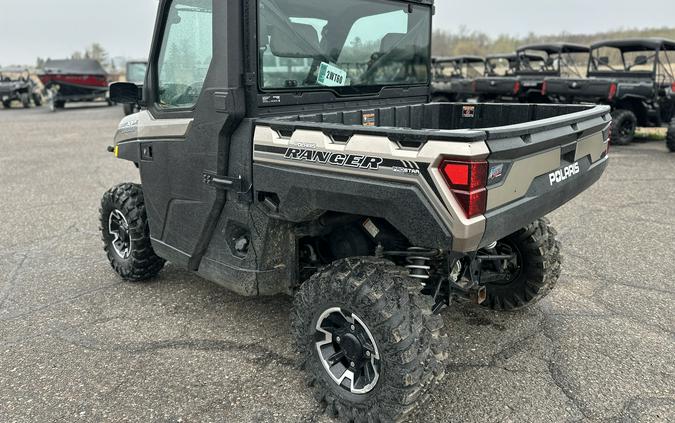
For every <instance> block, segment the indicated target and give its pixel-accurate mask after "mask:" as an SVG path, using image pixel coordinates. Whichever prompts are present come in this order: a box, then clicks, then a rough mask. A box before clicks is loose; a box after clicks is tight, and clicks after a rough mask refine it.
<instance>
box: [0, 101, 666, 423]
mask: <svg viewBox="0 0 675 423" xmlns="http://www.w3.org/2000/svg"><path fill="white" fill-rule="evenodd" d="M121 117H122V112H121V109H120V108H108V107H84V108H69V109H68V110H65V111H62V112H58V113H50V112H49V111H48V110H47V109H46V108H42V109H32V110H19V109H16V110H0V181H2V184H0V199H1V200H2V201H0V422H14V421H16V422H52V421H59V422H61V421H63V422H74V421H83V422H84V421H90V422H121V421H134V422H179V421H183V422H306V421H313V422H330V421H331V420H330V419H329V418H328V417H326V416H325V415H323V413H322V410H320V409H319V407H318V406H317V404H316V403H315V401H314V400H313V398H312V397H311V395H310V394H309V391H308V390H307V389H306V387H305V386H304V384H303V382H302V380H303V378H302V377H301V374H300V370H299V369H298V368H296V367H295V364H294V363H295V357H294V354H293V352H292V348H291V339H290V336H289V316H288V315H289V307H290V299H289V298H286V297H276V298H242V297H239V296H237V295H234V294H232V293H229V292H228V291H226V290H224V289H222V288H220V287H218V286H216V285H213V284H210V283H208V282H205V281H203V280H201V279H199V278H197V277H195V276H193V275H191V274H189V273H187V272H185V271H182V270H180V269H177V268H176V267H174V266H172V265H168V266H167V267H166V268H165V270H164V271H163V272H162V273H161V274H160V277H159V278H157V279H156V280H154V281H153V282H151V283H148V284H141V285H134V284H128V283H124V282H122V281H120V280H119V279H118V278H117V277H116V275H115V274H114V273H113V271H112V270H111V269H110V266H109V265H108V263H107V261H106V259H105V256H104V254H103V251H102V246H101V242H100V240H99V238H100V235H99V232H98V222H97V219H98V204H99V201H100V197H101V195H102V193H103V192H104V191H105V190H106V189H108V188H109V187H110V186H112V185H115V184H117V183H120V182H124V181H137V180H138V175H137V172H136V169H135V167H134V166H133V165H132V164H130V163H128V162H123V161H118V160H114V159H113V157H112V156H111V155H110V154H109V153H107V152H106V146H108V145H109V144H110V143H111V138H112V134H113V131H114V129H115V128H116V125H117V123H118V121H119V120H120V119H121ZM611 156H612V162H611V165H610V169H609V170H608V172H607V174H606V175H605V177H604V178H603V179H602V181H601V182H600V183H598V184H597V185H596V186H594V187H593V188H592V189H591V190H590V191H588V192H586V193H584V194H583V195H582V196H581V197H580V198H578V199H576V200H575V201H573V202H572V203H571V204H569V205H567V206H566V207H564V208H563V209H562V210H560V211H558V212H556V213H555V214H554V215H552V216H551V220H552V221H553V223H554V225H555V227H556V228H557V229H558V231H559V234H560V239H561V240H562V242H563V255H564V258H565V262H564V271H563V275H562V279H561V282H560V284H559V285H558V288H557V290H556V291H555V292H554V293H552V294H551V296H550V297H548V298H547V299H546V300H544V301H542V302H541V303H540V304H538V305H537V306H536V307H534V308H532V309H530V310H528V311H525V312H519V313H511V314H498V313H493V312H489V311H485V310H482V309H479V308H477V307H472V306H469V305H460V306H455V307H453V308H452V309H450V310H448V311H447V312H446V313H445V315H444V318H445V322H446V329H445V330H446V331H447V333H448V335H449V336H450V340H451V353H450V356H451V359H450V363H449V365H448V377H447V378H446V380H445V382H444V384H443V386H441V387H440V389H438V390H437V391H436V392H435V393H434V395H433V398H432V401H431V402H430V403H429V404H427V405H425V406H424V407H423V408H421V409H420V410H419V411H418V412H417V413H416V414H415V415H414V416H413V419H412V420H413V421H424V422H449V421H452V422H549V423H550V422H566V421H594V422H595V421H598V422H600V421H602V422H605V421H608V422H620V421H621V422H622V421H629V422H633V421H636V422H661V421H663V422H665V421H675V358H674V357H675V336H674V335H675V333H674V332H675V278H674V277H673V274H674V273H675V272H674V271H675V265H674V264H673V263H675V248H674V245H675V155H673V154H668V153H667V150H666V148H665V146H664V144H663V142H649V143H639V144H637V145H634V146H631V147H626V148H618V147H615V148H613V149H612V151H611Z"/></svg>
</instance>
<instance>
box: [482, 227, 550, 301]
mask: <svg viewBox="0 0 675 423" xmlns="http://www.w3.org/2000/svg"><path fill="white" fill-rule="evenodd" d="M556 235H557V232H556V231H555V230H554V229H553V228H552V227H551V226H550V224H549V221H548V220H547V219H540V220H537V221H536V222H534V223H532V224H531V225H529V226H528V227H526V228H524V229H521V230H520V231H518V232H516V233H515V234H513V235H511V236H509V237H507V238H505V239H504V240H502V241H500V242H498V243H497V246H496V247H495V248H496V249H497V254H506V253H508V254H512V253H514V252H515V254H516V257H517V263H514V266H513V267H512V269H513V271H512V272H509V273H510V277H506V278H504V279H502V280H498V281H494V282H492V283H487V284H486V285H485V287H486V291H487V299H486V301H485V302H484V303H483V305H484V306H485V307H488V308H490V309H492V310H500V311H513V310H519V309H522V308H525V307H529V306H531V305H533V304H536V303H537V302H539V301H540V300H541V299H542V298H544V297H545V296H547V295H548V294H549V293H550V292H551V291H552V290H553V288H554V287H555V285H556V283H557V282H558V278H559V277H560V271H561V264H562V258H561V256H560V242H558V241H557V239H556Z"/></svg>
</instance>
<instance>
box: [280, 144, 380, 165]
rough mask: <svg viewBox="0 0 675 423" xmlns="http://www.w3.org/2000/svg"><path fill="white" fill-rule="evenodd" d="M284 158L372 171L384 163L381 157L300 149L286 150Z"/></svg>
mask: <svg viewBox="0 0 675 423" xmlns="http://www.w3.org/2000/svg"><path fill="white" fill-rule="evenodd" d="M284 157H285V158H286V159H289V160H298V161H305V162H312V163H320V164H329V165H333V166H341V167H354V168H360V169H373V170H378V169H379V168H380V165H381V164H382V163H383V162H384V159H383V158H381V157H373V156H361V155H358V154H345V153H330V152H328V151H316V150H306V149H302V148H289V149H287V150H286V153H285V154H284Z"/></svg>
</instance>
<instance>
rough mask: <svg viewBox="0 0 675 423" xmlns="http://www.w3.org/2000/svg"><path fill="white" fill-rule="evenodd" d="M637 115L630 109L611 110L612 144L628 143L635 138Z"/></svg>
mask: <svg viewBox="0 0 675 423" xmlns="http://www.w3.org/2000/svg"><path fill="white" fill-rule="evenodd" d="M637 123H638V120H637V116H635V113H633V112H631V111H630V110H621V109H619V110H615V111H613V112H612V127H611V129H610V133H611V136H612V144H613V145H628V144H630V143H632V142H633V139H634V138H635V130H636V129H637Z"/></svg>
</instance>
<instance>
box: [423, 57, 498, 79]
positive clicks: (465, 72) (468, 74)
mask: <svg viewBox="0 0 675 423" xmlns="http://www.w3.org/2000/svg"><path fill="white" fill-rule="evenodd" d="M434 72H435V75H436V77H437V78H438V79H449V78H478V77H480V76H483V75H484V74H485V63H483V62H462V61H452V62H439V63H436V66H435V69H434Z"/></svg>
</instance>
